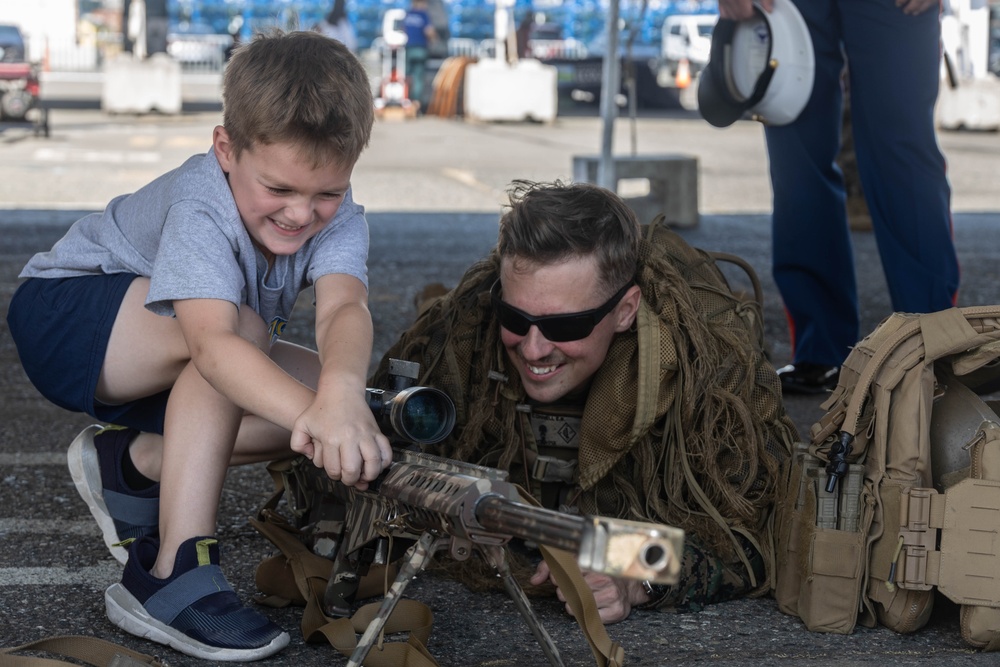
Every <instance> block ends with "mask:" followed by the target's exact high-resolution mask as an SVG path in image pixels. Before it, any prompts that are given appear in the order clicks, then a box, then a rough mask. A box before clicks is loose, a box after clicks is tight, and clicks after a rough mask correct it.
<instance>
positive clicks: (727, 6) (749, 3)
mask: <svg viewBox="0 0 1000 667" xmlns="http://www.w3.org/2000/svg"><path fill="white" fill-rule="evenodd" d="M753 4H754V3H753V0H719V17H720V18H724V19H731V20H733V21H746V20H747V19H749V18H750V17H752V16H753ZM758 4H759V5H760V6H761V7H762V8H763V9H764V11H765V12H770V11H771V10H772V9H774V0H758Z"/></svg>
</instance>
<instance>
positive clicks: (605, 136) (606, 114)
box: [597, 0, 621, 191]
mask: <svg viewBox="0 0 1000 667" xmlns="http://www.w3.org/2000/svg"><path fill="white" fill-rule="evenodd" d="M618 1H619V0H609V1H608V18H607V25H605V30H606V31H607V40H606V44H607V48H606V49H605V51H604V69H603V70H602V73H601V118H602V119H603V121H604V123H603V127H602V132H601V160H600V162H598V164H597V184H598V185H600V186H601V187H603V188H607V189H608V190H611V191H615V190H616V188H617V182H616V179H615V161H614V151H613V148H612V143H613V139H614V130H615V116H616V115H617V114H618V105H617V103H616V102H615V98H616V97H618V84H619V81H620V80H621V75H620V71H621V59H620V58H619V57H618Z"/></svg>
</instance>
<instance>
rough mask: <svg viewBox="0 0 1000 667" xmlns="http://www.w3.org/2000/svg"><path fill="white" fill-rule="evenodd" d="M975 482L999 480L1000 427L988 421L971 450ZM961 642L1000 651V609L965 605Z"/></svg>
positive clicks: (987, 649) (963, 607) (977, 434)
mask: <svg viewBox="0 0 1000 667" xmlns="http://www.w3.org/2000/svg"><path fill="white" fill-rule="evenodd" d="M970 454H971V459H972V461H971V467H970V470H969V476H970V477H972V478H973V479H985V480H991V481H1000V426H998V425H997V424H994V423H993V422H985V423H983V425H982V427H981V428H980V430H979V432H978V433H976V436H975V438H974V439H973V444H972V447H971V448H970ZM961 628H962V639H964V640H965V641H966V642H968V643H969V644H971V645H972V646H976V647H978V648H981V649H983V650H984V651H996V650H1000V609H998V608H996V607H984V606H973V605H966V604H963V605H962V611H961Z"/></svg>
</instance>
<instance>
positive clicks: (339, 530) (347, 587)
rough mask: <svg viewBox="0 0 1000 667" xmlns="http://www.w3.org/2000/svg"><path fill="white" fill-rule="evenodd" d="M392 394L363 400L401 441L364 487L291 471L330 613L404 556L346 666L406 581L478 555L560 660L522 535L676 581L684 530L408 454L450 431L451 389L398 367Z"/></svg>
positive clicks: (589, 562)
mask: <svg viewBox="0 0 1000 667" xmlns="http://www.w3.org/2000/svg"><path fill="white" fill-rule="evenodd" d="M389 368H390V377H391V379H392V383H393V387H392V389H389V390H383V389H368V390H367V392H366V393H367V400H368V403H369V406H370V407H371V409H372V412H373V414H374V415H375V416H376V419H377V420H378V421H379V423H380V425H381V427H382V429H383V431H385V432H386V434H387V435H388V436H389V437H390V439H392V440H393V441H394V447H393V462H392V463H391V464H390V465H389V466H388V468H387V469H386V470H385V471H384V472H383V473H382V475H381V476H380V477H379V478H378V479H376V480H375V481H374V482H372V483H371V484H370V485H369V487H368V489H366V490H364V491H359V490H358V489H355V488H353V487H348V486H345V485H344V484H342V483H340V482H339V481H334V480H331V479H330V478H329V477H327V476H326V474H325V473H324V472H323V470H321V469H319V468H317V467H315V466H313V465H312V463H311V462H310V461H308V460H307V459H305V458H299V459H296V460H295V462H293V464H292V465H291V466H290V468H289V470H288V471H287V472H285V473H284V476H285V480H284V481H285V489H286V490H287V491H290V493H289V495H288V505H289V509H290V510H291V511H292V513H293V514H294V515H295V516H296V517H297V519H298V520H299V522H300V526H301V528H302V530H303V532H305V533H306V534H307V535H311V536H312V541H313V543H312V545H311V548H312V550H313V551H314V552H315V553H318V554H319V555H322V556H326V557H328V558H331V559H332V560H333V569H332V572H331V576H330V578H329V581H328V585H327V588H326V592H325V595H324V599H323V607H324V611H325V613H326V614H327V615H329V616H333V617H345V616H349V615H351V613H352V612H353V610H354V601H355V597H356V594H357V591H358V586H359V583H360V579H361V576H362V575H364V574H366V573H367V571H368V568H369V567H370V566H371V565H386V566H387V565H389V564H390V563H392V562H394V561H396V559H397V558H398V557H399V556H400V554H399V553H397V552H398V551H399V550H401V547H408V548H407V549H406V553H405V554H403V555H402V560H401V565H400V566H399V570H398V575H397V576H396V579H395V581H394V583H393V585H392V586H391V587H390V590H389V591H388V592H387V594H386V596H385V598H384V600H383V602H382V605H381V607H380V608H379V612H378V614H377V616H376V617H375V619H374V620H372V622H371V623H370V624H369V626H368V627H367V629H366V631H365V633H364V634H363V636H362V638H361V639H360V640H359V642H358V645H357V649H356V650H355V651H354V653H353V654H352V655H351V658H350V661H349V662H348V665H360V664H361V662H362V661H363V660H364V659H365V657H366V656H367V654H368V652H369V650H370V649H371V647H372V645H373V644H374V642H375V641H376V640H377V639H378V637H379V636H380V633H381V631H382V629H383V627H384V625H385V622H386V620H387V619H388V616H389V614H390V613H391V612H392V610H393V608H394V607H395V605H396V602H397V601H398V600H399V599H400V597H401V596H402V593H403V591H404V590H405V588H406V586H407V584H408V583H409V582H410V581H411V580H412V579H413V578H414V577H415V576H416V575H417V574H418V573H419V572H420V571H421V570H423V569H424V567H426V565H427V564H428V563H429V561H430V559H431V558H432V557H433V556H434V555H435V554H436V553H439V552H443V553H445V554H447V556H448V557H450V558H452V559H454V560H456V561H464V560H466V559H468V558H469V557H470V556H472V554H473V552H478V553H479V554H480V555H481V556H482V557H483V558H484V559H485V560H486V561H487V562H488V563H489V564H490V565H492V566H493V567H494V568H495V569H496V571H497V573H498V575H499V576H500V578H501V579H502V581H503V584H504V587H505V589H506V591H507V593H508V594H509V595H510V597H511V599H512V600H513V601H514V603H515V606H516V607H517V609H518V612H519V613H520V614H521V616H522V617H523V618H524V619H525V621H526V622H527V624H528V626H529V627H530V629H531V632H532V634H533V635H534V637H535V639H536V640H537V641H538V643H539V644H540V646H541V648H542V650H543V652H544V653H545V655H546V657H547V658H548V660H549V662H550V663H551V664H553V665H562V664H563V663H562V660H561V658H560V657H559V652H558V650H557V649H556V647H555V645H554V643H553V641H552V639H551V637H550V636H549V635H548V633H547V632H546V630H545V629H544V628H543V627H542V625H541V623H540V622H539V619H538V617H537V616H536V615H535V613H534V611H533V610H532V609H531V606H530V604H529V602H528V598H527V596H526V595H525V593H524V591H523V590H522V589H521V587H520V585H519V584H518V583H517V581H516V579H515V578H514V576H513V574H512V573H511V569H510V566H509V563H508V556H509V553H508V551H507V543H508V542H509V541H510V540H511V539H515V538H516V539H521V540H525V541H528V542H533V543H535V544H538V545H541V546H544V547H551V548H554V549H560V550H564V551H567V552H570V553H571V554H574V555H575V556H576V560H577V564H578V565H579V567H580V568H581V569H584V570H591V571H594V572H601V573H604V574H607V575H610V576H614V577H626V578H631V579H637V580H646V581H651V582H655V583H662V584H672V583H676V581H677V579H678V575H679V571H680V554H681V552H682V547H683V540H684V533H683V531H682V530H680V529H678V528H673V527H669V526H664V525H660V524H652V523H643V522H636V521H628V520H623V519H615V518H608V517H600V516H580V515H574V514H567V513H564V512H556V511H553V510H548V509H544V508H541V507H537V506H534V505H531V504H528V503H527V502H525V501H524V499H523V497H522V495H521V493H520V492H519V489H518V487H517V486H516V485H514V484H513V483H511V482H509V481H507V473H506V472H505V471H502V470H497V469H494V468H488V467H484V466H479V465H474V464H469V463H463V462H460V461H455V460H451V459H446V458H442V457H439V456H434V455H431V454H426V453H422V452H419V451H412V450H411V449H408V448H407V447H406V445H409V446H412V445H425V444H433V443H435V442H439V441H440V440H443V439H444V438H445V437H447V436H448V435H449V433H450V432H451V430H452V428H453V426H454V424H455V407H454V404H453V403H452V401H451V399H450V398H449V397H448V396H447V394H445V393H444V392H442V391H440V390H438V389H435V388H432V387H421V386H414V384H413V383H414V382H415V380H416V378H417V377H418V374H419V364H416V363H414V362H403V361H399V360H395V359H394V360H392V361H391V363H390V367H389Z"/></svg>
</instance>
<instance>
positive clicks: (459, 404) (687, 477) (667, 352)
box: [372, 225, 797, 594]
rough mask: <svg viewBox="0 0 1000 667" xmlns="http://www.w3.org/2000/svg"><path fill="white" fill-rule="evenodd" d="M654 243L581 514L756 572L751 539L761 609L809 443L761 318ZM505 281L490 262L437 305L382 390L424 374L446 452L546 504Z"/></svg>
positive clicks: (603, 397) (680, 253)
mask: <svg viewBox="0 0 1000 667" xmlns="http://www.w3.org/2000/svg"><path fill="white" fill-rule="evenodd" d="M647 231H648V233H647V234H646V238H645V239H644V240H643V242H642V246H641V254H640V266H639V271H638V274H637V277H636V281H637V283H638V284H639V286H640V287H641V289H642V294H643V300H642V304H641V306H640V310H639V314H638V317H637V321H636V324H635V326H634V327H633V328H632V330H630V331H629V332H626V333H624V334H620V335H618V336H617V337H616V339H615V341H614V342H613V343H612V346H611V348H610V350H609V353H608V358H607V361H606V362H605V364H604V365H603V366H602V367H601V369H600V370H599V372H598V373H597V375H596V376H595V377H594V381H593V384H592V386H591V389H590V393H589V396H588V398H587V404H586V408H585V413H584V419H583V423H582V432H581V440H580V442H581V444H580V452H579V468H578V470H579V487H580V488H579V495H578V502H577V506H578V508H579V509H580V511H581V512H583V513H586V514H601V515H607V516H615V517H620V518H625V519H633V520H642V521H654V522H659V523H665V524H668V525H673V526H679V527H681V528H683V529H684V530H685V531H686V532H687V533H688V534H693V535H697V536H698V541H699V542H700V544H701V545H703V546H704V547H705V548H707V549H709V550H711V551H712V552H714V553H716V554H718V555H719V556H720V557H721V558H722V559H723V560H725V561H726V562H729V563H741V562H742V563H744V565H747V563H746V560H745V557H744V555H743V549H741V548H740V547H739V546H738V544H737V540H736V539H735V537H734V534H741V535H743V536H744V537H745V538H748V539H749V540H750V541H751V542H752V543H754V544H755V545H757V546H759V547H760V549H759V550H760V552H761V553H762V555H763V556H764V561H765V563H766V570H767V576H766V578H765V580H763V581H761V580H757V582H756V586H755V587H754V593H756V594H761V593H765V592H767V591H768V589H769V586H770V581H771V576H772V572H773V562H774V558H773V545H772V538H771V526H770V517H771V507H772V504H773V501H774V497H775V478H776V475H777V471H778V466H779V464H780V461H781V460H782V459H783V458H784V457H785V456H787V455H788V454H789V452H790V451H791V447H792V443H793V442H794V440H795V439H796V438H797V434H796V432H795V427H794V425H793V424H792V421H791V419H789V418H788V416H787V415H786V414H785V411H784V408H783V406H782V402H781V387H780V383H779V381H778V377H777V375H776V374H775V372H774V369H773V367H772V366H771V364H770V362H769V361H768V360H767V359H766V356H765V353H764V349H763V330H762V321H761V310H760V306H759V304H758V303H757V302H756V301H753V300H752V299H747V298H743V297H740V296H738V295H734V294H733V293H732V292H731V290H730V288H729V286H728V284H727V283H726V280H725V278H724V277H723V275H722V273H721V272H720V271H719V269H718V267H717V266H716V264H715V261H714V259H713V258H712V256H710V255H709V254H708V253H705V252H703V251H700V250H696V249H694V248H691V247H690V246H688V245H687V243H685V242H684V241H683V239H681V238H680V237H679V236H677V235H676V234H675V233H673V232H671V231H670V230H668V229H666V228H665V227H661V226H658V225H653V226H651V227H650V228H648V230H647ZM498 275H499V256H498V255H497V254H496V253H495V252H494V253H493V254H492V255H490V256H489V257H487V258H486V259H484V260H482V261H480V262H479V263H477V264H476V265H474V266H473V267H471V268H470V269H469V270H468V271H467V272H466V274H465V276H464V277H463V278H462V280H461V282H460V284H459V285H458V287H456V288H455V290H453V291H452V292H450V293H448V294H446V295H444V296H442V297H439V298H437V299H436V300H435V301H434V302H433V303H431V304H430V305H425V307H424V309H423V312H422V313H421V315H420V316H419V318H418V320H417V322H416V324H415V325H414V326H413V327H411V329H410V330H409V331H408V332H407V333H406V334H405V335H404V336H403V337H402V338H401V339H400V341H398V342H397V344H396V345H395V346H393V348H392V349H391V350H390V351H389V352H388V353H387V355H386V357H385V360H384V361H383V363H382V365H381V366H380V367H379V369H378V371H377V372H376V376H375V377H374V378H373V379H372V382H373V386H384V384H385V382H386V380H387V372H388V362H387V359H388V358H389V357H390V356H391V357H394V358H399V359H407V360H412V361H418V362H420V364H421V372H422V376H421V378H420V380H419V383H420V384H425V385H431V386H435V387H437V388H439V389H441V390H443V391H445V392H447V393H448V394H449V395H450V396H451V397H452V398H453V400H454V401H455V406H456V409H457V426H456V428H455V431H454V433H453V435H452V437H451V438H449V439H448V440H447V441H445V442H444V443H442V444H439V445H434V446H433V447H434V452H435V453H439V454H443V455H445V456H449V457H452V458H456V459H460V460H466V461H472V462H476V463H481V464H484V465H489V466H493V467H496V468H501V469H505V470H509V471H510V473H511V478H512V480H513V481H515V482H517V483H519V484H522V485H524V486H525V487H526V488H528V489H529V490H530V491H531V492H532V493H533V494H534V495H536V496H537V495H538V492H539V489H538V488H536V486H535V485H533V484H532V483H531V481H529V480H528V479H527V475H526V474H525V460H526V456H525V455H524V451H523V450H524V449H525V448H530V447H534V441H533V439H532V437H531V436H530V429H529V428H528V426H527V423H526V422H527V418H526V416H525V415H524V413H523V412H521V411H518V410H516V407H517V406H518V405H519V404H521V403H523V402H524V401H525V400H526V396H525V393H524V391H523V389H522V387H521V384H520V379H519V377H518V375H517V372H516V371H515V370H513V369H508V367H507V358H506V352H505V351H504V349H503V346H502V344H501V342H500V339H499V327H498V325H497V324H496V323H495V322H493V321H491V314H492V312H491V311H492V308H491V305H490V298H489V288H490V286H491V285H492V284H493V282H494V281H495V280H496V279H497V276H498ZM469 395H472V396H476V397H478V398H477V399H476V400H475V401H473V402H471V403H469V402H466V400H465V398H466V396H469ZM521 566H522V567H525V565H524V564H523V563H522V564H521ZM748 569H749V568H748ZM476 578H477V577H472V578H470V577H463V579H464V580H466V581H467V583H470V584H473V585H474V584H477V583H480V582H481V580H480V581H474V579H476ZM752 578H753V575H751V579H752ZM486 579H487V580H489V579H492V580H493V581H495V580H496V579H495V577H493V578H490V577H487V578H486Z"/></svg>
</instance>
